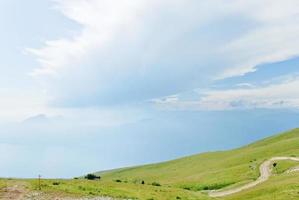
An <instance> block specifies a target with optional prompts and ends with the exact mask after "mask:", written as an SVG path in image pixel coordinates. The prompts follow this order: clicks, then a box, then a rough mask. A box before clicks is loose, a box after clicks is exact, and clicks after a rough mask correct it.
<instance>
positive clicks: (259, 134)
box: [0, 0, 299, 177]
mask: <svg viewBox="0 0 299 200" xmlns="http://www.w3.org/2000/svg"><path fill="white" fill-rule="evenodd" d="M0 27H1V32H0V42H1V46H0V55H1V60H0V70H1V73H0V110H1V112H0V159H1V165H0V176H6V177H8V176H10V177H11V176H13V177H35V176H36V175H37V174H39V173H41V174H42V175H43V176H45V177H73V176H77V175H81V174H83V173H86V172H90V171H97V170H103V169H109V168H115V167H123V166H131V165H138V164H144V163H150V162H158V161H162V160H168V159H173V158H176V157H180V156H184V155H190V154H194V153H198V152H203V151H211V150H219V149H229V148H233V147H237V146H240V145H243V144H246V143H249V142H252V141H254V140H257V139H260V138H263V137H265V136H268V135H271V134H274V133H277V132H279V131H283V130H287V129H290V128H294V127H297V126H299V125H298V124H299V113H298V108H299V91H298V88H299V37H298V35H299V2H298V1H297V0H285V1H280V0H248V1H244V0H242V1H241V0H237V1H231V0H163V1H161V0H122V1H119V0H26V1H22V0H9V1H0ZM24 166H26V167H24Z"/></svg>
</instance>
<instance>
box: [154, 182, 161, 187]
mask: <svg viewBox="0 0 299 200" xmlns="http://www.w3.org/2000/svg"><path fill="white" fill-rule="evenodd" d="M152 185H153V186H161V184H160V183H158V182H153V183H152Z"/></svg>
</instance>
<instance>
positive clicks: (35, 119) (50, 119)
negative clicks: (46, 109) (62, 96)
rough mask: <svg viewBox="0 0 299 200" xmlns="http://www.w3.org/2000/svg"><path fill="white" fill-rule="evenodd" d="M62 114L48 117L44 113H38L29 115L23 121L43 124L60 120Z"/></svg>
mask: <svg viewBox="0 0 299 200" xmlns="http://www.w3.org/2000/svg"><path fill="white" fill-rule="evenodd" d="M62 118H63V117H62V116H54V117H49V116H47V115H45V114H38V115H35V116H32V117H29V118H27V119H25V120H24V121H23V123H25V124H43V123H49V122H55V121H59V120H61V119H62Z"/></svg>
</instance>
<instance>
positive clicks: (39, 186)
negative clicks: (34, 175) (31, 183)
mask: <svg viewBox="0 0 299 200" xmlns="http://www.w3.org/2000/svg"><path fill="white" fill-rule="evenodd" d="M41 177H42V176H41V175H38V189H39V190H41V189H42V187H41V182H40V179H41Z"/></svg>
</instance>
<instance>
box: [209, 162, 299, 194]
mask: <svg viewBox="0 0 299 200" xmlns="http://www.w3.org/2000/svg"><path fill="white" fill-rule="evenodd" d="M280 160H293V161H298V162H299V158H295V157H273V158H271V159H269V160H266V161H265V162H263V163H262V164H261V166H260V174H261V175H260V177H259V178H258V179H257V180H256V181H254V182H251V183H248V184H246V185H243V186H240V187H237V188H232V189H228V190H214V191H211V192H209V196H210V197H224V196H227V195H231V194H235V193H238V192H241V191H243V190H247V189H249V188H252V187H255V186H256V185H258V184H260V183H263V182H265V181H267V180H268V179H269V177H270V176H271V167H270V166H271V165H272V163H273V162H274V161H280ZM294 171H299V168H294V169H291V170H289V171H288V172H289V173H290V172H294Z"/></svg>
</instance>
